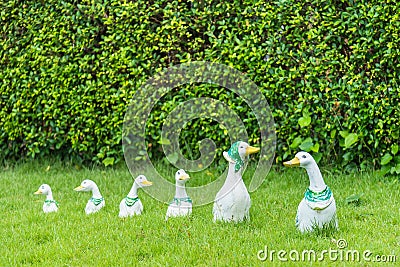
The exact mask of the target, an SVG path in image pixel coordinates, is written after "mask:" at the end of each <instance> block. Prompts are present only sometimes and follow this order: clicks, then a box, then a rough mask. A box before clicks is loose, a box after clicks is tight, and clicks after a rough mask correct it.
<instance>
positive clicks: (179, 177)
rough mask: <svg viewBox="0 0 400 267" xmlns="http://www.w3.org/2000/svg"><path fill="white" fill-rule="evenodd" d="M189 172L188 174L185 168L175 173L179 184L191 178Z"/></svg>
mask: <svg viewBox="0 0 400 267" xmlns="http://www.w3.org/2000/svg"><path fill="white" fill-rule="evenodd" d="M189 179H190V177H189V174H187V173H186V172H185V171H184V170H182V169H180V170H178V171H177V172H176V173H175V180H176V182H177V183H178V184H184V183H186V181H187V180H189Z"/></svg>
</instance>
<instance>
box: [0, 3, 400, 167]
mask: <svg viewBox="0 0 400 267" xmlns="http://www.w3.org/2000/svg"><path fill="white" fill-rule="evenodd" d="M198 2H200V3H198ZM1 5H2V6H1V11H0V12H1V34H0V44H1V46H2V49H1V52H0V53H1V61H0V62H1V70H0V77H1V81H2V83H1V89H0V90H1V91H0V97H1V100H0V101H1V106H0V149H1V151H2V152H1V153H2V157H3V158H5V159H9V160H12V159H19V158H21V157H25V156H29V157H44V156H49V155H61V156H72V157H78V158H80V159H82V160H85V161H92V162H103V163H104V164H106V165H108V164H113V163H114V162H116V161H118V160H120V159H122V153H121V152H122V150H121V132H122V124H123V118H124V114H125V111H126V107H127V105H128V103H129V101H130V100H131V98H132V96H133V94H134V93H135V91H136V90H137V89H138V88H139V87H140V85H141V84H143V82H145V81H146V80H147V79H148V78H149V77H151V76H153V75H154V74H155V73H157V72H159V71H160V70H162V69H164V68H167V67H169V66H172V65H175V64H179V63H183V62H190V61H195V60H196V61H199V60H201V61H211V62H219V63H222V64H226V65H228V66H231V67H233V68H235V69H238V70H239V71H241V72H243V73H245V74H246V75H247V76H248V77H249V78H250V79H252V80H253V81H254V82H255V83H256V84H257V85H258V86H259V88H260V89H261V91H262V93H263V94H264V95H265V96H266V98H267V99H268V101H269V104H270V107H271V110H272V112H273V115H274V117H275V123H276V128H277V162H281V161H282V160H285V159H287V158H289V157H292V156H293V155H294V153H295V152H296V151H298V150H300V149H302V150H306V151H311V152H313V154H314V156H315V157H316V158H317V159H319V158H323V159H324V160H326V161H339V162H341V163H342V164H344V165H345V166H348V167H349V168H352V167H355V166H360V167H361V168H370V167H377V166H383V169H384V171H385V172H391V173H396V172H397V173H400V153H399V149H398V146H399V136H400V134H399V128H400V120H399V118H400V108H399V100H400V89H399V85H398V82H399V66H400V63H399V58H400V57H399V56H400V50H399V48H398V47H400V46H399V38H400V37H399V33H400V18H399V14H400V13H399V10H400V9H399V8H400V4H399V3H397V1H390V0H389V1H385V2H382V1H377V0H374V1H339V0H336V1H311V0H307V1H294V0H280V1H275V2H271V1H263V0H260V1H252V0H246V1H224V2H223V3H218V1H167V0H154V1H142V0H139V1H116V0H103V1H88V0H85V1H54V0H49V1H17V0H10V1H3V2H2V4H1ZM198 96H209V97H213V98H218V99H219V100H221V101H224V102H225V103H228V106H229V107H231V108H232V109H233V110H235V111H236V112H237V113H238V114H239V115H240V116H241V117H242V118H249V121H247V122H246V127H247V128H248V130H249V138H250V140H251V141H257V124H256V123H255V121H254V117H252V116H251V111H250V109H249V108H248V107H247V106H246V105H245V104H243V103H241V100H240V99H237V98H235V95H233V94H229V93H228V92H227V91H226V90H221V89H215V90H214V89H213V90H210V88H207V87H206V86H205V87H204V86H203V87H198V89H197V90H196V91H193V88H182V90H176V92H175V93H174V95H170V96H167V97H165V98H164V99H162V101H160V103H158V104H157V105H156V108H155V109H154V112H153V113H152V115H151V117H150V118H151V120H150V121H148V123H147V125H148V143H149V151H150V152H154V151H159V150H160V149H161V148H160V131H161V128H162V122H163V118H165V117H166V116H167V115H168V114H167V112H168V111H170V110H172V109H173V108H174V107H176V106H177V105H178V104H179V101H181V100H187V99H189V98H191V97H198ZM208 124H209V122H208V121H204V120H197V121H193V122H191V125H189V126H190V127H192V128H199V127H201V128H204V129H206V130H205V131H202V132H200V131H185V132H184V133H183V139H184V142H185V146H186V147H185V148H184V149H183V150H184V151H185V152H186V153H187V154H190V153H194V154H193V157H196V155H197V154H196V152H193V151H196V148H197V142H198V140H200V139H201V138H204V137H208V136H209V135H210V133H212V139H213V140H214V141H215V142H216V143H217V144H218V145H220V146H221V147H227V145H228V144H227V142H226V135H225V134H224V130H223V129H219V128H218V125H213V126H211V128H207V125H208ZM189 126H188V127H189ZM161 143H162V142H161ZM190 151H192V152H190Z"/></svg>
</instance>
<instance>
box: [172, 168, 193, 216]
mask: <svg viewBox="0 0 400 267" xmlns="http://www.w3.org/2000/svg"><path fill="white" fill-rule="evenodd" d="M189 178H190V177H189V175H188V174H187V173H186V172H185V171H184V170H182V169H180V170H178V171H177V172H176V174H175V181H176V182H175V187H176V191H175V196H174V199H173V200H172V201H171V202H170V204H169V205H168V209H167V214H166V215H165V220H168V218H170V217H180V216H188V215H190V214H192V206H193V204H192V199H191V198H190V197H189V196H188V195H187V193H186V189H185V183H186V181H187V180H189Z"/></svg>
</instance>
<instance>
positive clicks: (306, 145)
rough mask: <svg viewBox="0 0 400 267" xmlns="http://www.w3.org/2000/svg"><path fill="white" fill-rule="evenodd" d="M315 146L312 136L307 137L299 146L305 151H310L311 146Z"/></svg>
mask: <svg viewBox="0 0 400 267" xmlns="http://www.w3.org/2000/svg"><path fill="white" fill-rule="evenodd" d="M313 146H314V143H313V141H312V139H311V138H307V139H306V140H304V141H303V143H301V145H300V146H299V148H300V149H301V150H303V151H306V152H310V151H311V148H312V147H313Z"/></svg>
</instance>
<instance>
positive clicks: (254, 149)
mask: <svg viewBox="0 0 400 267" xmlns="http://www.w3.org/2000/svg"><path fill="white" fill-rule="evenodd" d="M258 151H260V148H259V147H253V146H248V147H247V148H246V155H250V154H254V153H257V152H258Z"/></svg>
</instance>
